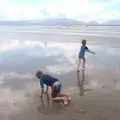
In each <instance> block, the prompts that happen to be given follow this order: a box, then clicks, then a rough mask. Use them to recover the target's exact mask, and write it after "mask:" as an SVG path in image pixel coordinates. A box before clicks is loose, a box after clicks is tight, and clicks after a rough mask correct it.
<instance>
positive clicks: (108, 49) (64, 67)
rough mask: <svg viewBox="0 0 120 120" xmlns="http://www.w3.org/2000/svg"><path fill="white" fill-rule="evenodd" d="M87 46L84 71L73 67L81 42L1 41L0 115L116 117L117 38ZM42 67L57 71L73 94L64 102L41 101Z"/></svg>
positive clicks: (22, 118)
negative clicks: (90, 51)
mask: <svg viewBox="0 0 120 120" xmlns="http://www.w3.org/2000/svg"><path fill="white" fill-rule="evenodd" d="M92 43H94V41H90V45H89V41H88V47H89V48H91V49H93V50H94V51H96V55H95V56H92V55H89V54H87V65H86V70H85V71H80V73H77V72H76V56H77V52H78V50H79V46H80V42H51V41H50V42H47V41H35V40H34V41H29V40H26V41H20V40H15V41H14V40H12V41H11V42H9V43H7V42H4V43H2V44H1V47H0V68H1V69H0V74H1V75H0V119H2V120H7V119H8V120H16V119H17V120H27V119H29V120H33V119H34V120H39V119H42V120H43V119H44V120H48V119H50V120H52V119H53V120H54V119H56V118H57V119H58V120H61V119H66V120H67V119H69V120H78V119H82V120H88V119H89V120H107V119H108V120H114V119H115V120H119V117H120V116H119V112H120V108H119V100H120V97H119V94H120V91H119V89H120V82H119V80H120V75H119V71H120V62H119V58H120V53H118V52H116V51H119V50H120V44H119V42H118V44H117V43H116V44H117V46H116V45H113V44H112V43H110V44H108V45H107V46H106V45H103V46H101V45H102V43H101V44H97V42H96V43H95V44H92ZM38 69H41V70H43V71H44V72H46V73H49V74H52V75H54V76H56V77H58V78H59V79H60V80H61V81H62V83H63V91H64V92H66V93H68V94H69V95H70V96H71V97H72V102H71V103H70V105H69V106H68V107H67V108H64V107H63V106H62V105H61V104H59V103H53V104H52V103H48V102H47V101H46V99H45V101H44V102H41V100H40V97H39V94H40V91H39V90H40V89H39V81H36V82H35V81H33V79H35V78H34V74H35V71H36V70H38Z"/></svg>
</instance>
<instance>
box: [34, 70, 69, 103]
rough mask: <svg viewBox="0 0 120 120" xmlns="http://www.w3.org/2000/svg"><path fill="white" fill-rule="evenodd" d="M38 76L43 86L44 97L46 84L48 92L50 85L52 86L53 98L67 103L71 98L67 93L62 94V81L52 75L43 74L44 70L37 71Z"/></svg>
mask: <svg viewBox="0 0 120 120" xmlns="http://www.w3.org/2000/svg"><path fill="white" fill-rule="evenodd" d="M36 77H37V78H38V79H40V86H41V97H43V94H44V84H45V85H46V86H47V89H46V92H45V93H48V87H51V90H52V93H51V96H52V100H56V101H63V103H64V104H65V105H66V104H68V103H69V101H70V100H71V98H70V97H68V96H67V95H65V94H60V92H61V82H60V81H59V80H58V79H57V78H54V77H52V76H50V75H46V74H43V72H42V71H37V72H36Z"/></svg>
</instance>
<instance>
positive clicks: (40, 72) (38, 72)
mask: <svg viewBox="0 0 120 120" xmlns="http://www.w3.org/2000/svg"><path fill="white" fill-rule="evenodd" d="M42 75H43V72H42V71H40V70H39V71H37V72H36V77H37V78H40V77H42Z"/></svg>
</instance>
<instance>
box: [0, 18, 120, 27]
mask: <svg viewBox="0 0 120 120" xmlns="http://www.w3.org/2000/svg"><path fill="white" fill-rule="evenodd" d="M0 25H43V26H57V25H58V26H74V25H86V26H90V25H92V26H93V25H95V26H97V25H120V20H109V21H107V22H105V23H102V24H99V23H97V22H96V21H90V22H83V21H77V20H73V19H42V20H24V21H0Z"/></svg>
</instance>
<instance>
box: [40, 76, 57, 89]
mask: <svg viewBox="0 0 120 120" xmlns="http://www.w3.org/2000/svg"><path fill="white" fill-rule="evenodd" d="M56 81H58V79H57V78H54V77H52V76H50V75H43V76H42V77H41V78H40V86H41V88H43V87H44V84H46V85H47V86H52V85H53V84H54V82H56Z"/></svg>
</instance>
